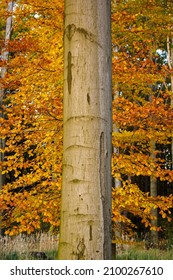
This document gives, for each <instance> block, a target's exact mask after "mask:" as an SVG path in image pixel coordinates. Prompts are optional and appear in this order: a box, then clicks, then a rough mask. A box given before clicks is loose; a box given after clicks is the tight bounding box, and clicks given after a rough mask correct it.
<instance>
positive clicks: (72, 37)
mask: <svg viewBox="0 0 173 280" xmlns="http://www.w3.org/2000/svg"><path fill="white" fill-rule="evenodd" d="M110 21H111V1H110V0H88V1H83V0H78V1H76V0H66V1H65V32H64V47H65V51H64V147H63V186H62V206H61V227H60V244H59V259H78V260H80V259H85V260H87V259H111V184H112V178H111V152H112V144H111V142H112V141H111V131H112V120H111V119H112V113H111V108H112V93H111V24H110Z"/></svg>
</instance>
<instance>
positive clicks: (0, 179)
mask: <svg viewBox="0 0 173 280" xmlns="http://www.w3.org/2000/svg"><path fill="white" fill-rule="evenodd" d="M13 4H14V2H13V1H10V2H9V3H8V12H9V13H12V12H13ZM11 30H12V15H9V17H8V18H7V21H6V28H5V38H4V48H3V49H2V51H1V59H2V61H3V62H4V64H5V66H3V67H1V79H2V80H3V79H4V78H5V74H6V72H7V66H6V62H7V61H8V56H9V51H8V49H7V45H8V41H9V40H10V37H11ZM4 95H5V90H4V88H3V86H2V84H0V117H1V118H3V117H4V114H3V106H2V105H3V99H4ZM4 148H5V140H4V139H3V138H0V162H1V163H2V162H3V161H4V152H3V150H4ZM3 184H4V175H3V174H2V171H0V189H1V188H2V186H3Z"/></svg>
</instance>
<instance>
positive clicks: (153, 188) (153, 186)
mask: <svg viewBox="0 0 173 280" xmlns="http://www.w3.org/2000/svg"><path fill="white" fill-rule="evenodd" d="M155 149H156V144H155V141H154V140H151V142H150V152H151V159H152V161H153V162H155V159H156V155H155ZM153 173H154V171H153ZM150 195H151V196H153V197H156V196H157V179H156V177H155V176H154V174H152V175H151V176H150ZM152 215H153V216H155V217H156V219H155V220H152V221H151V224H152V226H153V227H158V210H157V208H156V209H152ZM158 238H159V236H158V231H156V230H153V231H151V243H152V244H151V246H152V247H154V248H157V247H158Z"/></svg>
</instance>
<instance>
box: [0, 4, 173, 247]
mask: <svg viewBox="0 0 173 280" xmlns="http://www.w3.org/2000/svg"><path fill="white" fill-rule="evenodd" d="M10 4H13V5H12V6H13V9H11V8H10V7H12V6H10ZM63 17H64V7H63V1H62V0H53V1H46V0H42V1H40V0H37V1H36V0H25V1H24V0H18V1H6V0H1V3H0V48H1V56H0V67H1V68H0V69H1V77H0V103H1V104H0V153H1V154H0V156H1V162H0V168H1V175H0V178H1V180H0V182H1V185H0V208H1V233H2V234H6V235H11V236H13V235H18V234H19V233H26V234H31V233H35V232H38V231H58V230H59V224H60V201H61V175H62V140H63V139H62V135H63V123H62V111H63ZM10 20H12V26H11V25H10V26H9V24H10ZM7 31H8V32H7ZM9 32H10V34H9ZM7 33H8V34H7ZM9 35H10V36H9ZM8 36H9V37H8ZM112 72H113V76H112V81H113V88H112V97H113V98H112V99H113V102H112V106H113V133H112V143H113V156H112V175H113V180H112V197H113V199H112V221H113V231H114V234H113V242H121V241H122V239H123V238H124V237H125V236H127V235H128V236H132V235H133V234H134V233H135V234H136V233H137V235H138V237H142V234H144V235H145V234H147V233H151V239H152V244H156V245H157V244H158V242H159V241H158V240H159V239H160V238H161V239H163V238H164V239H165V240H168V239H169V240H170V239H171V238H172V237H171V236H173V227H172V209H173V3H172V1H171V0H170V1H169V0H167V1H166V0H150V1H148V0H135V1H134V0H128V1H123V0H117V1H112ZM153 241H154V242H153ZM171 242H172V243H173V240H171Z"/></svg>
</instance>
